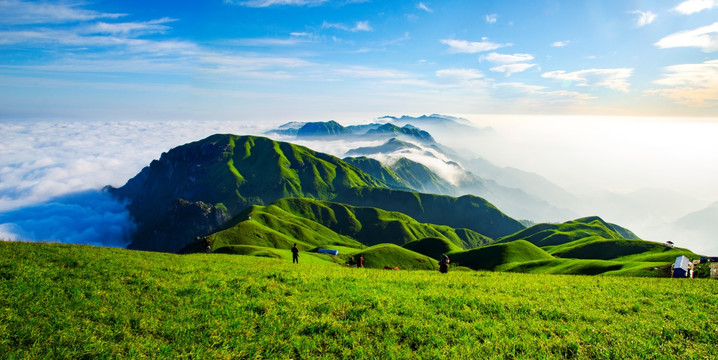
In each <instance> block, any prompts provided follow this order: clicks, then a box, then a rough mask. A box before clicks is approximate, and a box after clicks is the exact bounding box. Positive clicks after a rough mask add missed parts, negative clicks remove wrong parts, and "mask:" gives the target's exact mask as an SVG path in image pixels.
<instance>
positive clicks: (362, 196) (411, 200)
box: [333, 187, 524, 239]
mask: <svg viewBox="0 0 718 360" xmlns="http://www.w3.org/2000/svg"><path fill="white" fill-rule="evenodd" d="M333 201H337V202H341V203H347V204H352V205H355V206H369V207H377V208H381V209H384V210H388V211H397V212H401V213H403V214H406V215H408V216H410V217H412V218H414V219H416V220H417V221H419V222H424V223H432V224H438V225H447V226H451V227H453V228H456V229H459V228H465V229H470V230H473V231H475V232H477V233H479V234H482V235H485V236H488V237H490V238H494V239H495V238H499V237H502V236H506V235H509V234H513V233H515V232H517V231H520V230H522V229H524V226H523V225H521V223H519V222H518V221H516V220H514V219H512V218H511V217H509V216H507V215H506V214H504V213H502V212H501V211H500V210H499V209H497V208H496V207H495V206H493V205H492V204H491V203H489V202H488V201H486V200H484V199H482V198H480V197H477V196H472V195H464V196H461V197H458V198H455V197H450V196H444V195H433V194H423V193H412V192H407V191H397V190H391V189H383V188H367V187H365V188H353V189H350V190H348V191H346V192H344V193H342V194H340V195H339V196H337V197H336V198H335V199H334V200H333Z"/></svg>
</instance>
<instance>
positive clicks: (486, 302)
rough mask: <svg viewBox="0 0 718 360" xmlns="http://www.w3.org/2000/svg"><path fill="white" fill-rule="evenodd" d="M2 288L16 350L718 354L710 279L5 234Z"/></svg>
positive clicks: (6, 350)
mask: <svg viewBox="0 0 718 360" xmlns="http://www.w3.org/2000/svg"><path fill="white" fill-rule="evenodd" d="M280 252H281V251H280ZM302 256H303V255H302ZM0 293H2V296H0V354H2V357H3V358H7V359H46V358H86V359H103V358H153V359H176V358H205V359H208V358H212V359H236V358H243V359H244V358H262V359H288V358H295V359H297V358H305V359H306V358H325V359H331V358H361V359H369V358H372V359H436V358H456V359H466V358H476V357H477V356H480V357H484V358H497V359H502V358H503V359H509V358H531V359H537V358H546V359H548V358H578V359H598V358H601V359H652V358H660V359H687V358H688V359H704V358H705V359H710V358H713V357H715V349H716V348H718V319H717V318H716V317H715V314H716V313H718V303H717V302H716V301H715V294H716V293H718V281H715V280H702V279H694V280H692V281H681V280H676V279H640V278H628V277H601V278H598V277H584V276H560V275H554V276H547V275H540V274H512V273H489V272H461V273H459V272H451V271H450V272H449V273H448V274H440V273H438V272H437V271H413V272H406V271H385V270H374V269H356V268H347V267H341V266H336V265H332V264H331V263H330V262H326V261H318V262H317V263H300V264H299V265H292V264H291V262H290V261H289V260H288V259H286V258H282V259H271V258H262V257H249V256H236V255H234V256H231V255H221V254H211V255H204V254H194V255H174V254H166V253H147V252H139V251H128V250H122V249H114V248H97V247H87V246H70V245H57V244H33V243H8V242H0ZM477 354H480V355H477Z"/></svg>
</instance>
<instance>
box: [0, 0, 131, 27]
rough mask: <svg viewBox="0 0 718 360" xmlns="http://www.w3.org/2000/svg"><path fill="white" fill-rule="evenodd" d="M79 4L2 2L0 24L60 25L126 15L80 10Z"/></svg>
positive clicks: (6, 0) (13, 0)
mask: <svg viewBox="0 0 718 360" xmlns="http://www.w3.org/2000/svg"><path fill="white" fill-rule="evenodd" d="M78 6H79V3H51V2H27V1H20V0H3V1H0V24H10V25H19V24H58V23H67V22H77V21H90V20H96V19H106V18H111V19H115V18H118V17H121V16H125V14H116V13H100V12H97V11H92V10H84V9H78V8H77V7H78Z"/></svg>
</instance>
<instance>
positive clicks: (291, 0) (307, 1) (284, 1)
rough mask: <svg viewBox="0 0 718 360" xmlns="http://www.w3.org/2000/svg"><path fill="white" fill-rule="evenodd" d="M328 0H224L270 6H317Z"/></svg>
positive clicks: (255, 5)
mask: <svg viewBox="0 0 718 360" xmlns="http://www.w3.org/2000/svg"><path fill="white" fill-rule="evenodd" d="M327 1H328V0H246V1H240V0H224V2H225V3H226V4H233V5H240V6H246V7H255V8H261V7H270V6H275V5H276V6H281V5H294V6H305V5H306V6H316V5H321V4H323V3H325V2H327Z"/></svg>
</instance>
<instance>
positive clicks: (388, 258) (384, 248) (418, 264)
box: [351, 244, 439, 270]
mask: <svg viewBox="0 0 718 360" xmlns="http://www.w3.org/2000/svg"><path fill="white" fill-rule="evenodd" d="M351 255H352V256H354V257H355V258H358V257H359V256H363V257H364V267H366V268H375V269H383V268H384V267H390V268H394V267H398V268H399V269H401V270H436V269H438V268H439V265H438V262H437V261H436V260H434V259H432V258H430V257H428V256H426V255H422V254H419V253H417V252H414V251H411V250H407V249H405V248H402V247H400V246H397V245H394V244H379V245H375V246H372V247H370V248H367V249H364V250H361V251H360V252H357V253H354V254H351Z"/></svg>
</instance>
